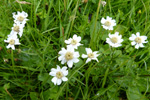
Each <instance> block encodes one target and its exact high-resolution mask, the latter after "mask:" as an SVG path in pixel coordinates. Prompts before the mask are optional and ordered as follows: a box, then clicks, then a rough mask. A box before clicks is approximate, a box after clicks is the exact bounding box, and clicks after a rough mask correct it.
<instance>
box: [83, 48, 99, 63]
mask: <svg viewBox="0 0 150 100" xmlns="http://www.w3.org/2000/svg"><path fill="white" fill-rule="evenodd" d="M85 50H86V53H87V55H85V54H82V58H87V60H86V63H88V62H90V61H91V60H96V61H97V62H98V59H97V57H98V56H99V54H97V53H98V51H94V52H92V50H91V49H90V48H85Z"/></svg>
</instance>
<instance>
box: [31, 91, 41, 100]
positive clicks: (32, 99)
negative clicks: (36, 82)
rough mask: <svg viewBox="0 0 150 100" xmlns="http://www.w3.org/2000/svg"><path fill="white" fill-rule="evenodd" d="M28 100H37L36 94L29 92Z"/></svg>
mask: <svg viewBox="0 0 150 100" xmlns="http://www.w3.org/2000/svg"><path fill="white" fill-rule="evenodd" d="M30 98H31V100H39V99H38V94H37V93H36V92H30Z"/></svg>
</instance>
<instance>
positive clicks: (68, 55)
mask: <svg viewBox="0 0 150 100" xmlns="http://www.w3.org/2000/svg"><path fill="white" fill-rule="evenodd" d="M72 58H73V53H72V52H67V53H66V54H65V59H66V60H71V59H72Z"/></svg>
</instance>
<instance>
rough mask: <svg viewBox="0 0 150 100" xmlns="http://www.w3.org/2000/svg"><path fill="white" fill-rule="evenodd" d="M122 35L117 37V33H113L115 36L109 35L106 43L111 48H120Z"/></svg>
mask: <svg viewBox="0 0 150 100" xmlns="http://www.w3.org/2000/svg"><path fill="white" fill-rule="evenodd" d="M121 38H122V35H119V32H115V34H110V33H109V38H106V43H108V44H109V45H110V46H112V47H119V46H122V44H121V42H122V41H123V39H121Z"/></svg>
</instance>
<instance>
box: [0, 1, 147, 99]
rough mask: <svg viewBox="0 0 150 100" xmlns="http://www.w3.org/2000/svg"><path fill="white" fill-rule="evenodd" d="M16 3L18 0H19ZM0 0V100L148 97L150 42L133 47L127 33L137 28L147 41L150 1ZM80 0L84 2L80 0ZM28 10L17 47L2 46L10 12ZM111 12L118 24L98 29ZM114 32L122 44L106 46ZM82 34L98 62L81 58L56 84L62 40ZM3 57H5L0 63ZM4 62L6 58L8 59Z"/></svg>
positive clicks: (84, 42) (133, 32) (80, 50)
mask: <svg viewBox="0 0 150 100" xmlns="http://www.w3.org/2000/svg"><path fill="white" fill-rule="evenodd" d="M20 1H21V0H20ZM22 1H23V0H22ZM24 1H26V2H29V3H31V4H21V3H18V2H16V0H0V43H1V44H0V79H1V81H0V99H1V100H149V99H150V87H149V83H150V62H149V60H150V46H149V43H146V44H144V46H145V47H144V48H140V49H138V50H137V49H135V48H134V47H133V46H132V45H131V42H130V41H129V37H130V36H131V34H135V33H136V32H140V33H141V35H146V36H147V37H148V39H147V40H148V41H149V39H150V37H149V36H150V30H149V28H150V20H149V19H150V6H149V4H150V0H106V2H107V4H106V5H105V7H103V6H102V5H101V4H99V1H101V0H88V2H87V3H84V2H82V0H24ZM83 1H84V0H83ZM17 11H25V12H27V13H28V15H29V16H28V19H29V21H27V24H26V26H25V28H24V33H23V36H22V37H21V38H20V42H21V45H19V46H16V50H15V51H12V50H10V49H7V48H6V46H7V43H4V40H6V39H7V35H8V34H9V33H10V31H11V27H12V26H13V23H14V22H13V17H12V13H13V12H17ZM106 16H110V17H112V18H113V19H115V20H116V22H117V25H116V26H115V27H114V30H113V31H108V30H105V29H103V27H102V26H101V18H102V17H104V18H106ZM114 32H119V34H121V35H122V37H123V39H124V41H123V43H122V46H121V47H118V48H112V47H110V46H109V45H108V44H106V42H105V41H106V38H107V37H108V34H109V33H111V34H113V33H114ZM74 34H77V35H78V36H81V38H82V40H81V43H82V44H83V45H82V46H80V47H79V48H78V50H76V51H79V53H80V56H81V55H82V54H86V51H85V48H88V47H89V48H91V49H92V50H93V51H98V52H99V54H100V56H98V60H99V62H96V61H91V62H89V63H87V64H85V61H86V60H85V59H83V58H81V57H80V58H79V60H80V61H79V62H78V63H76V64H74V66H73V67H72V68H68V70H69V74H68V76H67V77H68V81H67V82H63V83H62V84H61V85H60V86H55V85H54V84H53V83H52V81H51V79H52V76H50V75H49V72H50V70H51V68H56V65H60V67H63V66H67V65H66V64H64V65H61V62H60V61H58V56H59V55H58V52H59V51H60V50H61V48H62V47H66V44H65V43H64V40H66V39H69V38H70V37H72V36H73V35H74ZM4 60H5V61H4ZM7 60H8V61H7Z"/></svg>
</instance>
